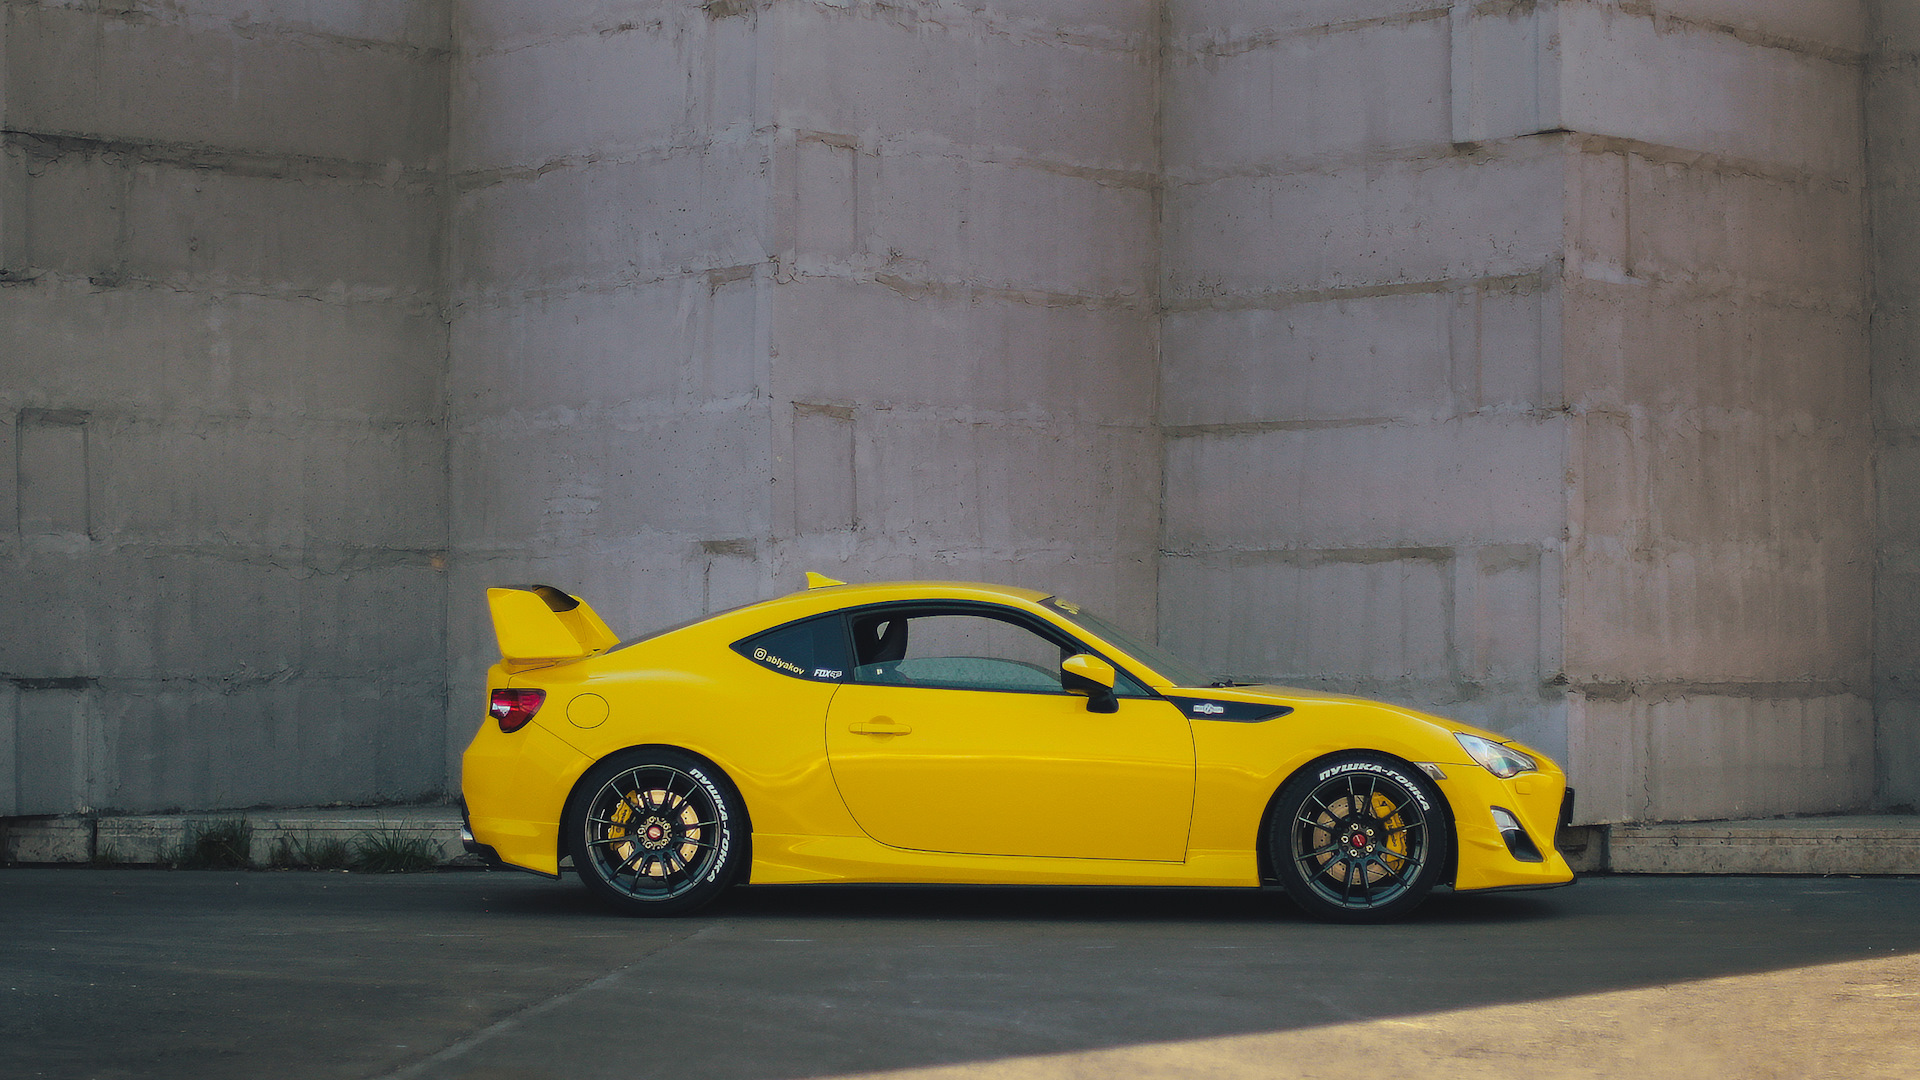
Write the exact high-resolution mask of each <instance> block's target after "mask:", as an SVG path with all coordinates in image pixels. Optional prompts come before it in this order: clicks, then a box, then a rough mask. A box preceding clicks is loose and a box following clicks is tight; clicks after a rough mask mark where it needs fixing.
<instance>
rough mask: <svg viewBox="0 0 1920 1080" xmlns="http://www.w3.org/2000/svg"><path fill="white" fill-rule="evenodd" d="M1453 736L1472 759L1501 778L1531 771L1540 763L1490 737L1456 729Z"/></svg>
mask: <svg viewBox="0 0 1920 1080" xmlns="http://www.w3.org/2000/svg"><path fill="white" fill-rule="evenodd" d="M1453 737H1454V738H1456V739H1459V740H1460V745H1461V746H1462V747H1463V748H1465V749H1466V751H1467V753H1468V754H1469V755H1470V756H1472V758H1473V760H1475V761H1477V762H1479V763H1480V764H1481V765H1484V766H1486V770H1487V771H1488V772H1490V773H1492V774H1493V775H1495V776H1497V777H1499V778H1500V779H1502V780H1505V779H1507V778H1508V777H1512V776H1518V775H1520V774H1521V773H1523V772H1533V771H1534V770H1536V769H1538V768H1539V767H1540V763H1539V762H1537V761H1535V760H1533V759H1532V758H1530V757H1528V756H1527V755H1525V754H1523V753H1521V752H1520V751H1518V750H1515V749H1514V748H1513V747H1511V746H1502V745H1500V744H1499V743H1497V742H1494V741H1493V740H1492V739H1483V738H1481V737H1480V736H1478V735H1468V734H1466V733H1465V732H1461V731H1456V732H1454V733H1453Z"/></svg>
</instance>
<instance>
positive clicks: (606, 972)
mask: <svg viewBox="0 0 1920 1080" xmlns="http://www.w3.org/2000/svg"><path fill="white" fill-rule="evenodd" d="M0 916H3V918H0V994H4V998H0V1077H6V1078H8V1080H14V1078H19V1080H26V1078H33V1077H94V1078H103V1080H105V1078H120V1077H139V1078H168V1077H192V1078H195V1080H219V1078H226V1077H235V1078H249V1080H251V1078H259V1077H273V1078H276V1080H303V1078H308V1077H314V1078H320V1077H325V1078H335V1077H356V1078H358V1077H382V1078H395V1080H398V1078H403V1077H405V1078H411V1077H421V1078H444V1077H472V1078H495V1080H498V1078H508V1077H515V1078H530V1077H541V1078H545V1077H554V1078H560V1077H566V1078H588V1077H621V1078H628V1080H640V1078H648V1077H675V1078H682V1080H685V1078H696V1077H755V1078H788V1077H811V1076H847V1075H853V1074H861V1073H871V1072H893V1073H898V1074H899V1075H903V1076H912V1077H915V1078H916V1080H933V1078H943V1080H944V1078H956V1080H957V1078H962V1077H967V1078H981V1077H1013V1078H1028V1077H1032V1078H1049V1080H1051V1078H1067V1077H1075V1078H1078V1077H1105V1076H1142V1077H1255V1076H1259V1077H1294V1076H1298V1077H1342V1078H1352V1077H1354V1076H1356V1075H1367V1076H1378V1077H1395V1076H1423V1077H1424V1076H1434V1077H1481V1076H1484V1077H1507V1076H1512V1077H1521V1076H1524V1077H1528V1078H1529V1080H1542V1078H1552V1077H1562V1076H1565V1077H1576V1076H1577V1077H1587V1076H1592V1077H1601V1076H1605V1077H1609V1078H1618V1077H1621V1076H1634V1077H1642V1076H1644V1077H1666V1076H1674V1077H1680V1076H1686V1077H1689V1078H1690V1080H1701V1078H1711V1077H1775V1076H1778V1077H1792V1078H1795V1080H1801V1078H1808V1077H1819V1076H1835V1077H1839V1076H1845V1077H1849V1078H1860V1077H1880V1076H1885V1077H1901V1078H1909V1080H1910V1078H1912V1077H1916V1076H1920V879H1914V878H1725V877H1722V878H1708V877H1637V876H1636V877H1599V878H1590V879H1587V880H1584V881H1582V882H1581V883H1580V884H1579V885H1578V886H1576V887H1574V888H1571V889H1561V890H1556V891H1552V892H1541V893H1514V894H1504V895H1489V896H1479V897H1473V896H1444V895H1443V896H1439V897H1436V898H1435V899H1434V900H1432V901H1430V902H1429V903H1428V904H1427V906H1425V907H1424V908H1422V909H1421V910H1420V911H1419V912H1417V913H1416V914H1415V916H1414V917H1413V918H1412V919H1410V920H1408V921H1406V922H1403V923H1399V924H1396V925H1391V926H1376V927H1345V926H1329V925H1324V924H1321V923H1316V922H1312V921H1310V920H1308V919H1306V918H1305V917H1304V916H1302V915H1301V914H1300V913H1299V912H1298V911H1297V910H1296V909H1294V908H1293V907H1292V906H1291V905H1290V904H1289V903H1288V902H1287V901H1286V900H1285V899H1284V898H1283V897H1282V896H1280V895H1277V894H1272V893H1253V892H1240V891H1232V890H1206V891H1186V890H1150V889H952V888H947V889H934V888H899V887H893V888H881V887H832V888H818V887H815V888H800V887H780V888H748V889H736V890H734V891H733V892H732V893H730V894H729V895H728V896H727V897H726V898H724V899H723V900H722V901H721V903H720V904H718V905H716V906H715V907H713V908H710V909H708V910H707V911H704V912H702V913H700V914H699V915H696V916H694V917H690V918H684V919H674V920H661V921H653V920H638V919H630V918H624V917H621V916H617V915H613V914H609V913H606V912H604V911H603V910H602V909H601V908H599V907H598V906H597V905H596V903H595V902H594V901H592V900H591V898H589V897H588V896H587V895H586V893H585V891H584V890H583V889H582V888H581V887H580V886H579V885H578V884H577V883H575V882H572V881H568V882H566V883H554V882H547V881H543V880H540V879H537V878H533V877H529V876H525V875H518V874H511V873H503V872H492V873H483V872H465V873H439V874H425V875H409V876H375V875H362V874H343V873H318V872H297V871H296V872H278V873H274V872H244V873H233V872H215V871H162V870H136V869H11V870H4V871H0Z"/></svg>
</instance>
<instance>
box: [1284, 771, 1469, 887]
mask: <svg viewBox="0 0 1920 1080" xmlns="http://www.w3.org/2000/svg"><path fill="white" fill-rule="evenodd" d="M1452 842H1453V829H1452V825H1451V823H1450V821H1449V820H1448V817H1447V811H1446V804H1445V803H1444V802H1443V801H1442V800H1441V797H1440V792H1439V790H1438V789H1437V788H1435V787H1434V785H1433V783H1432V781H1430V780H1428V779H1427V778H1426V777H1425V776H1424V775H1422V774H1421V773H1420V771H1419V770H1417V769H1415V768H1413V767H1412V766H1410V765H1408V764H1406V763H1405V762H1402V761H1398V760H1395V759H1393V758H1389V757H1386V756H1383V755H1378V754H1364V753H1352V754H1343V755H1340V756H1338V757H1333V758H1328V759H1327V760H1325V761H1322V762H1320V763H1319V764H1318V765H1316V766H1314V767H1313V768H1311V769H1308V770H1307V771H1306V772H1303V773H1301V774H1300V775H1298V776H1296V777H1294V778H1293V779H1292V780H1290V781H1288V782H1287V785H1286V786H1285V787H1283V788H1282V789H1281V790H1280V797H1279V798H1278V799H1276V800H1275V801H1274V805H1273V810H1272V816H1271V817H1270V818H1269V819H1268V823H1267V843H1268V844H1269V845H1270V847H1269V852H1270V854H1271V855H1272V865H1273V868H1274V870H1275V871H1276V872H1277V873H1278V874H1279V876H1280V882H1281V884H1282V885H1284V886H1286V890H1287V894H1288V895H1289V896H1291V897H1293V899H1294V901H1295V902H1296V903H1298V904H1299V905H1300V906H1301V907H1303V908H1305V909H1306V910H1307V912H1308V913H1309V914H1311V915H1313V916H1315V917H1316V918H1321V919H1327V920H1330V921H1334V922H1385V921H1387V920H1389V919H1397V918H1399V917H1401V916H1403V915H1405V914H1406V913H1408V912H1409V911H1412V910H1413V909H1414V908H1415V907H1417V906H1419V904H1420V902H1421V901H1422V900H1425V899H1426V898H1427V894H1428V893H1430V892H1432V891H1433V887H1434V885H1435V884H1436V883H1437V882H1438V881H1439V878H1440V874H1441V871H1442V869H1443V868H1444V867H1445V865H1446V861H1447V846H1448V845H1449V844H1451V843H1452Z"/></svg>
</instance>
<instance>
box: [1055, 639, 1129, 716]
mask: <svg viewBox="0 0 1920 1080" xmlns="http://www.w3.org/2000/svg"><path fill="white" fill-rule="evenodd" d="M1060 686H1061V688H1062V689H1064V690H1066V692H1067V693H1069V694H1085V695H1087V711H1088V712H1097V713H1110V712H1119V711H1120V701H1119V699H1117V698H1115V697H1114V696H1113V665H1112V664H1109V663H1107V662H1106V661H1105V660H1102V659H1100V658H1099V657H1097V656H1090V655H1088V654H1087V653H1076V654H1075V655H1073V656H1069V657H1067V658H1066V659H1065V660H1062V661H1060Z"/></svg>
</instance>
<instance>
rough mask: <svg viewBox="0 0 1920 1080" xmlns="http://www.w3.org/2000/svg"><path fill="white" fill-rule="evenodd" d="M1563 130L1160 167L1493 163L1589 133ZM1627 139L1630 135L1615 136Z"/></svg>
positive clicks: (1214, 169)
mask: <svg viewBox="0 0 1920 1080" xmlns="http://www.w3.org/2000/svg"><path fill="white" fill-rule="evenodd" d="M1593 137H1594V136H1581V135H1579V134H1578V133H1577V132H1568V131H1560V130H1555V131H1535V132H1528V133H1527V134H1525V135H1512V136H1507V137H1505V138H1498V139H1487V140H1484V141H1480V142H1425V143H1418V144H1413V145H1399V146H1369V147H1366V148H1364V149H1360V150H1352V151H1346V152H1342V153H1337V154H1306V155H1301V156H1298V157H1293V158H1283V159H1281V160H1278V161H1261V162H1243V163H1240V164H1236V165H1216V166H1184V167H1183V166H1178V165H1169V166H1167V167H1166V169H1165V179H1164V181H1163V183H1164V185H1165V186H1167V187H1183V188H1196V187H1207V186H1209V185H1212V184H1217V183H1220V182H1221V181H1224V180H1276V179H1282V178H1287V177H1295V176H1337V175H1339V174H1341V173H1348V172H1354V171H1364V170H1368V169H1375V168H1383V167H1401V168H1412V169H1421V168H1426V169H1432V168H1438V167H1441V166H1445V165H1450V164H1452V165H1457V164H1461V163H1466V164H1472V165H1493V164H1501V163H1506V162H1510V161H1515V160H1518V159H1522V158H1527V159H1532V158H1537V156H1538V155H1539V154H1540V153H1541V152H1542V151H1541V149H1540V148H1541V147H1542V146H1545V145H1547V144H1549V143H1551V142H1552V141H1553V140H1556V139H1562V138H1568V139H1579V138H1593ZM1620 141H1622V142H1627V141H1630V140H1620Z"/></svg>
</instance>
